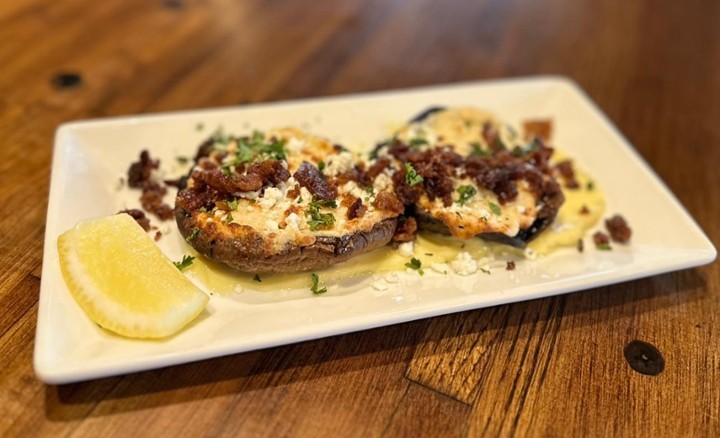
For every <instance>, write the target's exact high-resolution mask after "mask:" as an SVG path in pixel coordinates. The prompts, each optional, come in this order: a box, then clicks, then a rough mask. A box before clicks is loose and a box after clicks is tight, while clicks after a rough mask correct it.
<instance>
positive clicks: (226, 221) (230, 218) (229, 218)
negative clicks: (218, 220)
mask: <svg viewBox="0 0 720 438" xmlns="http://www.w3.org/2000/svg"><path fill="white" fill-rule="evenodd" d="M232 221H233V215H232V213H230V212H228V214H227V216H225V220H224V221H223V222H225V223H226V224H229V223H230V222H232Z"/></svg>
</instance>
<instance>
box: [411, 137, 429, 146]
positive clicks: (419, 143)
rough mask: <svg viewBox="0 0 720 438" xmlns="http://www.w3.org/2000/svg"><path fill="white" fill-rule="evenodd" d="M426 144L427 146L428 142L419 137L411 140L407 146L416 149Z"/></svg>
mask: <svg viewBox="0 0 720 438" xmlns="http://www.w3.org/2000/svg"><path fill="white" fill-rule="evenodd" d="M427 144H429V143H428V141H427V140H425V139H424V138H420V137H416V138H413V139H411V140H410V141H409V142H408V146H410V147H411V148H417V147H420V146H423V145H427Z"/></svg>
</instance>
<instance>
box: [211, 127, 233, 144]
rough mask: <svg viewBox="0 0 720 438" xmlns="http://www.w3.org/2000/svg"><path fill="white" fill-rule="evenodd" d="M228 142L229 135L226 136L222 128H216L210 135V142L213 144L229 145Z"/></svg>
mask: <svg viewBox="0 0 720 438" xmlns="http://www.w3.org/2000/svg"><path fill="white" fill-rule="evenodd" d="M230 140H232V136H231V135H226V134H225V130H224V129H223V127H222V126H218V128H217V129H216V130H215V132H213V133H212V141H213V143H219V144H221V145H226V144H228V143H230Z"/></svg>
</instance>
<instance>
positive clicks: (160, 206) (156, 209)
mask: <svg viewBox="0 0 720 438" xmlns="http://www.w3.org/2000/svg"><path fill="white" fill-rule="evenodd" d="M166 193H167V189H166V188H165V187H163V186H161V185H160V184H158V183H156V182H154V181H145V183H144V184H143V188H142V195H141V196H140V204H141V205H142V208H143V209H144V210H145V211H147V212H149V213H153V214H154V215H156V216H157V217H158V218H160V219H161V220H168V219H171V218H172V217H173V209H172V207H170V206H169V205H167V204H165V203H164V202H163V196H165V194H166Z"/></svg>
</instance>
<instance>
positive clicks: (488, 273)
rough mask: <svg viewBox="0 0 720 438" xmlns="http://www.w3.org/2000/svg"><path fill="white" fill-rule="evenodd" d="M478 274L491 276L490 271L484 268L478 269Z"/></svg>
mask: <svg viewBox="0 0 720 438" xmlns="http://www.w3.org/2000/svg"><path fill="white" fill-rule="evenodd" d="M480 272H482V273H483V274H487V275H490V274H491V272H490V270H489V269H485V268H480Z"/></svg>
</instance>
